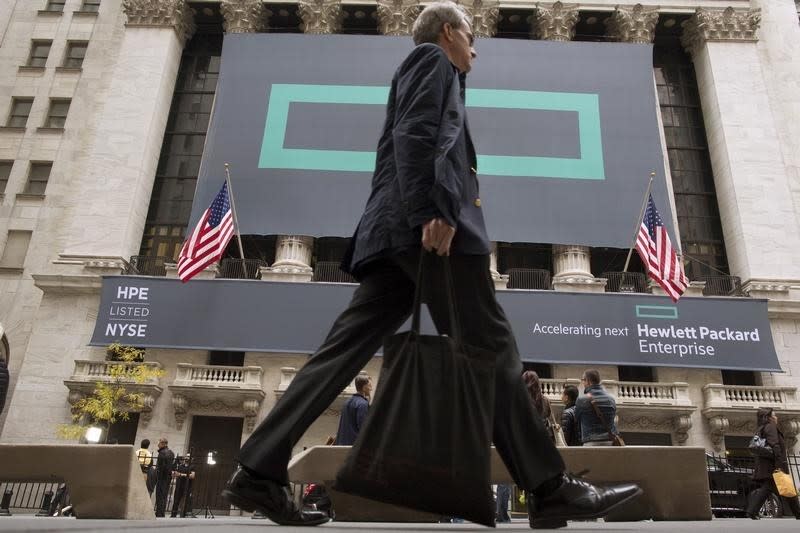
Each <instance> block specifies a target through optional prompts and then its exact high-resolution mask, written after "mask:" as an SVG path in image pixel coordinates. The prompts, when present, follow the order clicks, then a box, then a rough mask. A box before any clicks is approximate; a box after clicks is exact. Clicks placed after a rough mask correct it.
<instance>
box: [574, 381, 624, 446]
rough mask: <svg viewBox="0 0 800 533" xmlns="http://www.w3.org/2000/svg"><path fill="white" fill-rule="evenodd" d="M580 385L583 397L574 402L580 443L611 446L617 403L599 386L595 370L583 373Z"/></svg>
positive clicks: (615, 431) (614, 432)
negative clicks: (579, 430)
mask: <svg viewBox="0 0 800 533" xmlns="http://www.w3.org/2000/svg"><path fill="white" fill-rule="evenodd" d="M581 384H582V385H583V387H584V389H583V396H581V397H579V398H578V400H577V401H576V402H575V420H576V422H577V423H578V425H579V426H580V428H581V443H582V444H583V445H584V446H612V445H613V444H614V439H613V437H612V435H618V432H617V426H616V424H615V423H614V418H615V417H616V416H617V402H616V401H614V398H613V397H612V396H611V395H610V394H609V393H608V391H606V390H605V389H604V388H603V386H602V385H600V372H598V371H597V370H587V371H586V372H584V373H583V377H582V378H581ZM598 412H599V413H600V416H598Z"/></svg>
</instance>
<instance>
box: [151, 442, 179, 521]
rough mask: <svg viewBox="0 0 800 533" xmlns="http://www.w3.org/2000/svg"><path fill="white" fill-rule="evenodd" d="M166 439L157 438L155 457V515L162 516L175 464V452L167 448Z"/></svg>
mask: <svg viewBox="0 0 800 533" xmlns="http://www.w3.org/2000/svg"><path fill="white" fill-rule="evenodd" d="M168 444H169V443H168V442H167V439H166V438H165V437H161V438H160V439H159V440H158V457H157V458H156V516H157V517H163V516H164V512H165V511H166V509H167V496H168V495H169V483H170V480H171V479H172V469H173V468H174V466H175V454H174V453H172V450H170V449H169V446H168Z"/></svg>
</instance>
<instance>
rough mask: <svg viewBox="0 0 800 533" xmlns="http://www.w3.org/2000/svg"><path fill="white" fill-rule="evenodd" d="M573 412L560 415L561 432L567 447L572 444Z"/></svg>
mask: <svg viewBox="0 0 800 533" xmlns="http://www.w3.org/2000/svg"><path fill="white" fill-rule="evenodd" d="M574 425H575V411H567V410H566V409H564V411H563V412H562V413H561V430H562V431H563V432H564V438H565V439H566V441H567V444H568V445H571V443H572V432H573V431H575V429H574Z"/></svg>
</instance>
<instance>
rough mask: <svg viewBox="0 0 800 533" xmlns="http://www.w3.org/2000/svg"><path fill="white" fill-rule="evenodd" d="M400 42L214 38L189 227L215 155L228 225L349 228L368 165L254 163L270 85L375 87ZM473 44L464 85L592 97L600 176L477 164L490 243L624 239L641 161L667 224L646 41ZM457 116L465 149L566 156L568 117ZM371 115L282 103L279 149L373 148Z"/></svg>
mask: <svg viewBox="0 0 800 533" xmlns="http://www.w3.org/2000/svg"><path fill="white" fill-rule="evenodd" d="M412 47H413V45H412V43H411V40H410V39H409V38H405V37H384V36H376V37H374V36H352V35H325V36H316V35H271V34H247V35H245V34H230V35H226V36H225V43H224V47H223V54H222V66H221V73H220V80H219V83H218V86H217V94H216V102H215V109H214V116H213V117H212V122H211V125H210V127H209V133H208V137H207V139H206V149H205V152H204V155H203V162H202V166H201V170H200V177H199V179H198V184H197V192H196V194H195V198H194V205H193V209H192V220H191V225H194V224H195V223H196V221H197V219H198V217H199V215H200V213H202V212H203V210H205V209H206V208H207V207H208V205H209V204H210V202H211V200H212V198H213V197H214V195H215V194H216V193H217V191H218V190H219V188H220V187H221V185H222V180H223V177H224V172H223V169H224V163H225V162H229V163H230V164H231V170H232V177H233V191H234V195H235V202H236V207H237V211H238V217H239V223H240V224H241V228H240V230H241V232H242V233H244V234H304V235H311V236H344V237H349V236H350V235H351V234H352V232H353V230H354V228H355V225H356V223H357V221H358V217H359V216H360V214H361V211H362V209H363V206H364V203H365V202H366V199H367V197H368V195H369V186H370V180H371V175H370V173H368V172H335V171H310V170H275V169H260V168H258V159H259V154H260V150H261V141H262V138H263V133H264V125H265V117H266V109H267V104H268V97H269V93H270V87H271V86H272V84H276V83H277V84H330V85H366V86H388V85H389V84H390V82H391V78H392V75H393V73H394V70H395V69H396V67H397V66H398V65H399V63H400V62H401V61H402V60H403V59H404V58H405V56H406V55H407V54H408V52H409V51H410V50H411V49H412ZM476 49H477V53H478V58H477V60H476V62H475V67H474V70H473V72H472V73H470V75H469V77H468V80H467V85H468V87H469V88H479V89H505V90H525V91H546V92H573V93H591V94H598V95H599V102H600V116H601V128H602V142H603V155H604V162H605V177H606V179H605V180H602V181H601V180H585V179H563V178H551V177H546V176H545V177H505V176H490V175H485V174H483V173H480V169H479V173H480V180H481V197H482V200H483V206H484V207H485V212H486V218H487V224H488V227H489V234H490V237H491V239H492V240H497V241H507V242H514V241H516V242H543V243H569V244H584V245H592V246H612V247H619V248H626V247H628V246H630V242H631V239H632V237H633V231H634V229H635V228H634V226H635V222H636V216H637V214H638V212H639V208H640V206H641V201H642V196H643V194H644V191H645V188H646V185H647V179H648V176H649V174H650V172H651V171H653V170H654V171H655V172H656V174H657V177H656V180H655V184H654V189H653V198H654V199H655V202H656V204H657V206H658V209H659V210H660V212H661V215H662V218H663V219H664V221H665V222H666V223H667V224H668V226H670V228H671V226H672V217H671V216H670V213H671V210H670V209H669V204H668V196H667V191H666V185H665V180H664V164H663V155H662V152H661V144H660V140H659V132H658V125H657V117H656V102H655V91H654V82H653V69H652V47H651V46H650V45H638V44H627V43H582V42H570V43H558V42H547V41H523V40H516V39H479V40H478V42H477V45H476ZM323 108H325V109H324V110H323ZM358 108H361V109H358ZM469 116H470V125H471V127H472V130H473V137H474V140H475V143H476V147H477V150H478V153H479V154H482V155H521V156H552V157H575V156H576V155H577V154H578V153H579V146H578V144H577V142H578V137H577V114H576V113H573V112H564V111H560V112H555V111H517V112H515V111H513V110H493V109H488V108H470V110H469ZM382 123H383V106H375V105H365V106H356V105H334V104H328V105H319V104H292V105H291V107H290V113H289V119H288V123H287V132H286V139H285V143H284V147H286V148H302V147H304V148H326V147H327V148H328V149H352V150H370V151H373V150H374V149H375V146H376V145H377V139H378V136H379V133H380V130H381V127H382ZM675 241H676V239H674V234H673V242H675Z"/></svg>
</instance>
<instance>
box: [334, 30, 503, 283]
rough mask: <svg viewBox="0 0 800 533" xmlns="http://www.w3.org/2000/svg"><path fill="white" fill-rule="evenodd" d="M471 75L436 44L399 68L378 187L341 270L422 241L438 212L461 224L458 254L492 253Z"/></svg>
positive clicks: (376, 177) (379, 155) (381, 143)
mask: <svg viewBox="0 0 800 533" xmlns="http://www.w3.org/2000/svg"><path fill="white" fill-rule="evenodd" d="M464 80H465V76H464V75H460V74H459V73H458V71H457V70H456V68H455V67H454V66H453V65H452V64H451V63H450V61H449V59H448V58H447V55H446V54H445V52H444V50H442V49H441V48H440V47H439V46H437V45H435V44H430V43H426V44H421V45H419V46H417V47H416V48H414V50H412V52H411V53H410V54H409V55H408V57H407V58H406V59H405V60H404V61H403V63H402V64H401V65H400V67H399V68H398V69H397V71H396V72H395V75H394V77H393V79H392V86H391V89H390V91H389V101H388V103H387V107H386V122H385V124H384V127H383V133H382V134H381V137H380V140H379V142H378V150H377V159H376V164H375V173H374V174H373V177H372V191H371V194H370V197H369V200H368V201H367V205H366V208H365V209H364V214H363V215H362V217H361V221H360V222H359V224H358V227H357V228H356V231H355V234H354V235H353V239H352V240H351V243H350V248H349V249H348V252H347V254H346V255H345V258H344V260H343V261H342V268H343V269H344V270H346V271H348V272H352V273H353V274H354V275H355V276H356V277H358V276H359V273H360V272H361V271H362V268H363V267H365V266H366V265H368V264H369V263H370V262H371V261H372V260H374V259H376V258H378V257H384V256H386V255H389V254H392V253H395V252H398V251H401V250H404V249H408V248H414V247H419V245H420V239H421V235H422V234H421V227H422V225H423V224H424V223H425V222H428V221H429V220H431V219H433V218H437V217H442V218H444V219H445V220H447V223H448V224H450V225H451V226H453V227H455V228H456V234H455V237H454V238H453V244H452V248H451V253H453V254H467V255H486V254H488V253H489V252H490V242H489V239H488V237H487V235H486V226H485V224H484V220H483V211H482V208H481V206H480V201H476V200H478V198H479V195H478V193H479V191H478V179H477V170H476V168H477V158H476V155H475V148H474V146H473V145H472V139H471V137H470V134H469V128H468V125H467V120H466V112H465V109H464V91H465V87H464Z"/></svg>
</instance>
